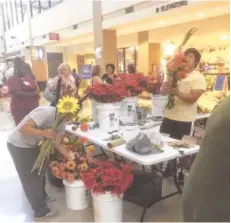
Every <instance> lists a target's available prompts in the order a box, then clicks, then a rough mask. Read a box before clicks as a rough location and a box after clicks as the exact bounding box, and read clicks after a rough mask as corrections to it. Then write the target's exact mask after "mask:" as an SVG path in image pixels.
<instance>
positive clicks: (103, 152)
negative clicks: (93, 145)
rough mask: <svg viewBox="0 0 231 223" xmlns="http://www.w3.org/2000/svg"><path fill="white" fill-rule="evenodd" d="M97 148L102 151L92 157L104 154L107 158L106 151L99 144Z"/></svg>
mask: <svg viewBox="0 0 231 223" xmlns="http://www.w3.org/2000/svg"><path fill="white" fill-rule="evenodd" d="M99 149H100V150H101V152H102V153H100V154H97V155H95V156H94V157H97V156H105V157H106V158H107V159H108V155H107V153H105V151H104V150H103V148H102V147H101V146H100V147H99Z"/></svg>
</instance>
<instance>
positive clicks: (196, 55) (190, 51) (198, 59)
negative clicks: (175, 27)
mask: <svg viewBox="0 0 231 223" xmlns="http://www.w3.org/2000/svg"><path fill="white" fill-rule="evenodd" d="M190 53H192V54H193V55H194V57H195V67H197V65H198V64H199V63H200V60H201V54H200V53H199V51H198V50H197V49H195V48H189V49H187V50H186V51H185V52H184V55H185V56H187V55H188V54H190Z"/></svg>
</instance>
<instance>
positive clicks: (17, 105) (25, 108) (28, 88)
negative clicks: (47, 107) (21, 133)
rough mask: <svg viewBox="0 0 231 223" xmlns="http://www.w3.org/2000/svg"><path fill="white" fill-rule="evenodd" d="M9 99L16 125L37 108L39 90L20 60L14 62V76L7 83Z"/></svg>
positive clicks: (29, 69)
mask: <svg viewBox="0 0 231 223" xmlns="http://www.w3.org/2000/svg"><path fill="white" fill-rule="evenodd" d="M7 86H8V88H9V93H10V94H11V95H12V97H11V103H10V108H11V114H12V116H13V118H14V120H15V123H16V125H17V124H18V123H20V122H21V121H22V119H23V118H24V117H25V116H26V115H28V114H29V113H30V112H31V111H32V110H34V109H35V108H37V107H38V106H39V89H38V85H37V82H36V80H35V76H34V74H33V73H32V70H31V68H30V65H29V64H26V63H25V62H24V61H23V60H22V59H21V58H15V60H14V75H13V76H11V77H10V78H9V79H8V81H7Z"/></svg>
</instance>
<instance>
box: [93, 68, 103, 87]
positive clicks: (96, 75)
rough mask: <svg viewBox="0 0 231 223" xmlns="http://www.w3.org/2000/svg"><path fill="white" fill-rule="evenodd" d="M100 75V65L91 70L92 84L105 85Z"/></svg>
mask: <svg viewBox="0 0 231 223" xmlns="http://www.w3.org/2000/svg"><path fill="white" fill-rule="evenodd" d="M100 74H101V67H100V66H99V65H94V66H92V69H91V77H92V84H96V83H103V81H102V79H101V78H100Z"/></svg>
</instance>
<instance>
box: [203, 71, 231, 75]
mask: <svg viewBox="0 0 231 223" xmlns="http://www.w3.org/2000/svg"><path fill="white" fill-rule="evenodd" d="M203 74H204V75H230V73H222V72H219V73H207V72H203Z"/></svg>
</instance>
